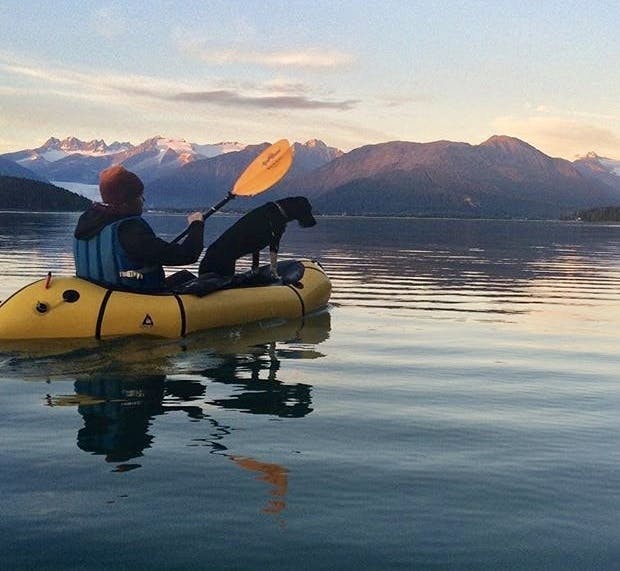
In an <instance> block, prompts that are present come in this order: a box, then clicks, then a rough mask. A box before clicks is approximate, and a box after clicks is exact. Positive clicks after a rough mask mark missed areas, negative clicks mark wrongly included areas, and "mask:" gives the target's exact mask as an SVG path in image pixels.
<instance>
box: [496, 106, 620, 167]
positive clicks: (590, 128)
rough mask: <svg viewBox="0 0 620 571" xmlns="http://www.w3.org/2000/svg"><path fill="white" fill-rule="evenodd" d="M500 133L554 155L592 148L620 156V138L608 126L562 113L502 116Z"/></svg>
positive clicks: (569, 153) (570, 155)
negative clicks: (554, 114) (512, 136)
mask: <svg viewBox="0 0 620 571" xmlns="http://www.w3.org/2000/svg"><path fill="white" fill-rule="evenodd" d="M493 126H494V128H495V129H496V132H499V133H508V134H511V135H514V136H516V137H519V138H521V139H523V140H525V141H527V142H529V143H531V144H533V145H534V146H536V147H538V148H539V149H541V150H543V151H544V152H546V153H547V154H550V155H552V156H563V157H567V158H570V157H574V156H576V155H579V154H583V153H585V152H588V151H596V152H597V153H600V154H608V155H610V156H620V137H618V135H617V134H616V133H614V132H613V131H612V130H611V129H609V128H607V127H602V126H599V125H595V124H592V123H590V122H585V121H583V120H580V119H576V118H567V117H558V116H528V117H513V116H505V117H498V118H497V119H496V120H495V121H494V123H493Z"/></svg>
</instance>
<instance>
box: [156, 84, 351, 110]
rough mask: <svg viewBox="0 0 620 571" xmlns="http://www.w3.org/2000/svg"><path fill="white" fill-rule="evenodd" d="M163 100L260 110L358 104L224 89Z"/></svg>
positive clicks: (346, 101)
mask: <svg viewBox="0 0 620 571" xmlns="http://www.w3.org/2000/svg"><path fill="white" fill-rule="evenodd" d="M165 98H166V99H170V100H172V101H184V102H186V103H212V104H215V105H236V106H242V107H259V108H262V109H283V108H285V109H338V110H341V111H346V110H348V109H351V108H352V107H354V106H355V105H356V104H357V103H358V101H355V100H351V99H348V100H343V101H321V100H317V99H309V98H308V97H304V96H302V95H272V96H259V97H252V96H247V95H242V94H240V93H236V92H234V91H227V90H224V89H220V90H216V91H194V92H185V93H177V94H175V95H172V96H169V97H165Z"/></svg>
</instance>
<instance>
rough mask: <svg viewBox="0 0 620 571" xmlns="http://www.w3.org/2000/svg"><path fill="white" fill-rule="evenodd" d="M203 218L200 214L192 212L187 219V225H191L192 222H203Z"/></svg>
mask: <svg viewBox="0 0 620 571" xmlns="http://www.w3.org/2000/svg"><path fill="white" fill-rule="evenodd" d="M204 219H205V217H204V216H203V215H202V212H192V213H191V214H190V215H189V216H188V217H187V223H188V224H191V223H192V222H203V221H204Z"/></svg>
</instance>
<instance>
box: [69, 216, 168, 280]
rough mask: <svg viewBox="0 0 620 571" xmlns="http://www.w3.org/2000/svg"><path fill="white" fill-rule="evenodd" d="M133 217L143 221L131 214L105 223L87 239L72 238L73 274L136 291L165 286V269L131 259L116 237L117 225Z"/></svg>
mask: <svg viewBox="0 0 620 571" xmlns="http://www.w3.org/2000/svg"><path fill="white" fill-rule="evenodd" d="M132 219H137V220H141V221H142V222H143V223H144V224H146V221H145V220H144V219H143V218H141V217H140V216H130V217H128V218H122V219H121V220H117V221H115V222H113V223H112V224H108V225H107V226H104V227H103V228H102V229H101V231H100V232H99V233H98V234H96V235H95V236H93V237H92V238H89V239H88V240H79V239H77V238H75V239H74V241H73V257H74V259H75V274H76V275H77V276H78V277H79V278H84V279H87V280H91V281H95V282H99V283H103V284H105V285H108V286H109V287H120V288H127V289H131V290H135V291H157V290H162V289H165V281H164V279H165V274H164V269H163V268H162V267H161V266H149V267H144V266H143V265H142V264H138V263H136V262H133V261H132V260H131V259H130V258H129V256H128V255H127V252H126V251H125V248H123V246H122V244H121V242H120V240H119V238H118V228H119V226H120V224H121V223H122V222H125V221H126V220H132Z"/></svg>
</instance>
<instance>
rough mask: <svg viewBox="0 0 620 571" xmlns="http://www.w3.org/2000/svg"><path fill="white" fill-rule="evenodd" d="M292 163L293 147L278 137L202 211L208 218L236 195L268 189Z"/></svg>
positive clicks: (186, 231) (254, 194) (177, 239)
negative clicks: (223, 195) (228, 188)
mask: <svg viewBox="0 0 620 571" xmlns="http://www.w3.org/2000/svg"><path fill="white" fill-rule="evenodd" d="M292 163H293V147H291V145H290V144H289V142H288V141H287V140H286V139H280V140H279V141H277V142H276V143H274V144H273V145H270V146H269V147H267V148H266V149H265V150H264V151H262V152H261V153H260V154H259V155H258V156H257V157H256V158H255V159H254V160H253V161H252V162H251V163H250V164H249V165H248V166H247V167H246V169H245V170H244V171H243V172H242V173H241V175H240V176H239V178H238V179H237V182H235V185H234V186H233V188H232V190H231V191H230V192H229V193H228V194H227V195H226V196H225V197H224V198H223V199H222V200H220V201H219V202H218V203H217V204H215V205H214V206H212V207H211V208H210V209H209V210H207V211H206V212H204V213H203V216H204V218H205V219H206V218H209V216H211V215H212V214H213V213H215V212H217V211H218V210H219V209H220V208H222V206H224V205H225V204H227V203H228V202H229V201H231V200H232V199H233V198H235V197H237V196H256V195H257V194H261V193H262V192H265V191H266V190H268V189H270V188H271V187H272V186H273V185H274V184H276V182H278V181H279V180H281V179H282V177H283V176H284V175H285V174H286V173H287V172H288V169H289V168H290V166H291V164H292ZM188 232H189V228H187V229H185V230H184V231H183V232H182V233H181V234H179V235H178V236H177V237H176V238H175V239H174V240H172V242H173V243H175V242H178V241H179V240H181V238H183V237H184V236H185V235H186V234H187V233H188Z"/></svg>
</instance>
